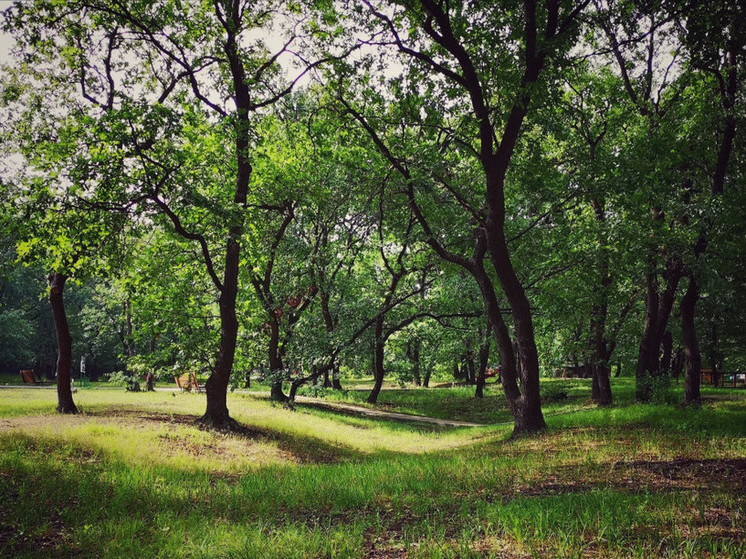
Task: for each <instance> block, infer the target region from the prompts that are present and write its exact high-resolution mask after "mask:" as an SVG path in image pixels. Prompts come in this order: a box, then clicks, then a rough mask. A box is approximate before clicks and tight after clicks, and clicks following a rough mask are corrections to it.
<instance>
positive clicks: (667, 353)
mask: <svg viewBox="0 0 746 559" xmlns="http://www.w3.org/2000/svg"><path fill="white" fill-rule="evenodd" d="M661 346H662V349H663V356H662V357H661V364H660V370H661V373H662V374H666V375H670V374H671V359H672V357H673V336H672V335H671V331H670V330H666V331H665V332H663V336H662V337H661Z"/></svg>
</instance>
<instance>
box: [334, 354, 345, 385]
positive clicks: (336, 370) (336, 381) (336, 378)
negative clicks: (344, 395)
mask: <svg viewBox="0 0 746 559" xmlns="http://www.w3.org/2000/svg"><path fill="white" fill-rule="evenodd" d="M332 388H333V389H334V390H343V387H342V383H341V382H340V381H339V363H338V362H337V361H336V360H335V361H334V364H333V365H332Z"/></svg>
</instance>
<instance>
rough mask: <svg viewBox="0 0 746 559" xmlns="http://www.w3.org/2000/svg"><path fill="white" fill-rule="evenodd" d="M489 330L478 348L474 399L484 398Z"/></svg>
mask: <svg viewBox="0 0 746 559" xmlns="http://www.w3.org/2000/svg"><path fill="white" fill-rule="evenodd" d="M490 335H491V333H490V329H489V328H487V338H486V339H485V340H484V342H483V343H482V345H481V346H480V347H479V372H478V373H477V381H476V384H477V388H476V391H475V393H474V397H475V398H484V384H485V382H486V380H487V379H486V378H485V375H486V374H487V363H488V362H489V359H490Z"/></svg>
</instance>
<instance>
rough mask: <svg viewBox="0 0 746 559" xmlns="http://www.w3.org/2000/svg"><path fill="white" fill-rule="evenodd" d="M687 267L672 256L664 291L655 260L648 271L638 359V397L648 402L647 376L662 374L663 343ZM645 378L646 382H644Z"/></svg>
mask: <svg viewBox="0 0 746 559" xmlns="http://www.w3.org/2000/svg"><path fill="white" fill-rule="evenodd" d="M682 271H683V266H682V262H681V259H679V258H678V257H672V258H669V259H668V261H667V263H666V273H665V279H666V288H665V289H664V291H663V293H662V294H660V295H659V294H658V279H657V275H656V273H655V271H654V263H651V265H650V270H649V271H648V274H647V279H646V285H647V293H646V296H645V308H646V311H645V326H644V328H643V333H642V338H641V339H640V351H639V354H638V359H637V369H636V372H635V376H636V382H637V386H636V397H637V400H638V401H646V400H647V399H648V398H649V394H647V393H646V391H645V386H646V383H645V382H644V380H643V379H644V378H645V376H646V375H650V376H658V375H659V374H660V357H661V344H662V341H663V335H664V333H665V331H666V328H667V327H668V319H669V317H670V316H671V311H672V309H673V304H674V300H675V297H676V289H677V288H678V286H679V281H680V280H681V277H682ZM641 381H642V382H641Z"/></svg>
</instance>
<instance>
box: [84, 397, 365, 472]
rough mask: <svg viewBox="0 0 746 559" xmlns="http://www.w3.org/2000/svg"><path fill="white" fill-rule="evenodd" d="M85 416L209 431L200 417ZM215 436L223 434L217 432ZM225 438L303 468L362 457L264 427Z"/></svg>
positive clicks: (114, 412)
mask: <svg viewBox="0 0 746 559" xmlns="http://www.w3.org/2000/svg"><path fill="white" fill-rule="evenodd" d="M87 415H91V416H95V417H104V418H119V417H123V418H136V419H142V420H145V421H152V422H155V423H166V424H171V425H173V424H176V425H184V426H190V427H196V428H198V429H200V430H201V431H207V432H211V431H212V430H211V429H209V428H208V427H206V426H205V424H204V423H203V422H201V421H200V419H201V416H196V415H190V414H176V413H162V412H150V411H143V410H132V409H112V408H110V409H107V410H103V411H96V412H93V413H89V414H87ZM215 433H216V435H220V434H224V435H225V433H222V432H220V431H216V432H215ZM227 436H233V437H238V438H242V439H245V440H248V441H271V442H275V443H277V446H278V447H279V448H280V449H281V450H283V451H285V452H287V453H289V454H290V455H291V456H292V457H293V458H294V459H295V461H297V462H299V463H302V464H329V463H335V462H342V461H347V460H353V459H359V458H361V457H362V456H363V454H362V453H361V452H360V451H357V450H355V449H353V448H351V447H347V446H344V445H341V444H336V445H335V444H332V443H329V442H327V441H324V440H323V439H320V438H318V437H314V436H310V435H305V434H302V433H286V432H283V431H281V430H273V429H269V428H267V427H256V426H248V425H244V424H242V423H238V422H237V423H236V425H235V426H234V427H232V428H231V431H230V433H228V434H227Z"/></svg>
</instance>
